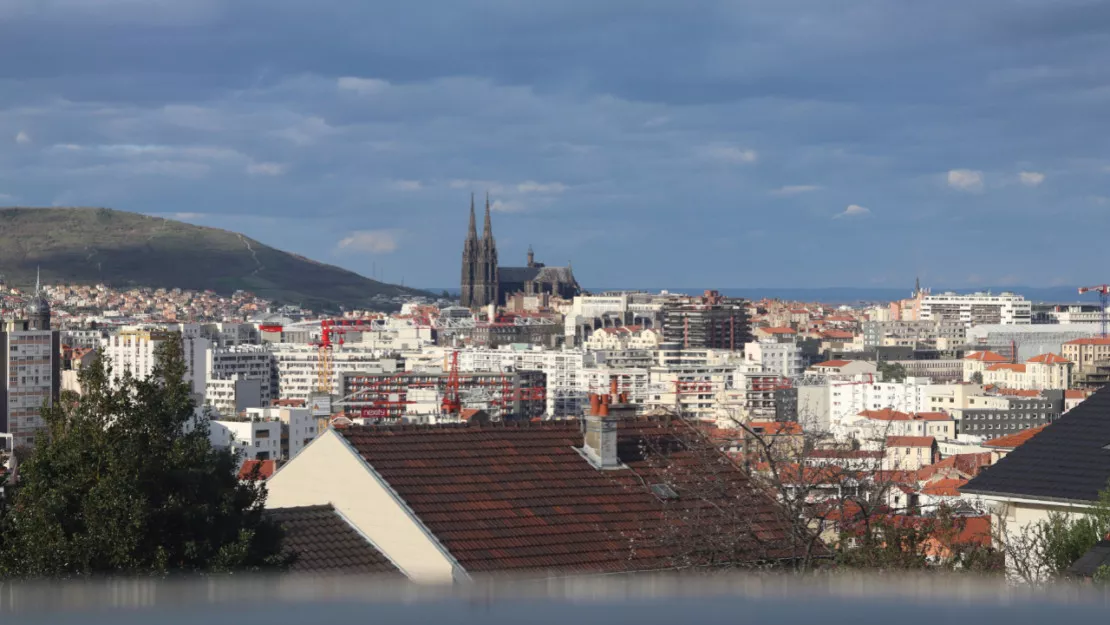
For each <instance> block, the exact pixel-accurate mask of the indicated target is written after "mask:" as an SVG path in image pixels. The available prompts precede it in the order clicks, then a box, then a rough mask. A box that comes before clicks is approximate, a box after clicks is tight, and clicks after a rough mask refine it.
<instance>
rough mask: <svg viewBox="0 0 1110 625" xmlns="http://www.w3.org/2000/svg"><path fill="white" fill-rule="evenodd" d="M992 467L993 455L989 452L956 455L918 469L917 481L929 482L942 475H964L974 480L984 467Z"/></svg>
mask: <svg viewBox="0 0 1110 625" xmlns="http://www.w3.org/2000/svg"><path fill="white" fill-rule="evenodd" d="M990 465H991V453H990V452H989V451H987V452H983V453H977V454H954V455H952V456H948V457H947V458H945V459H944V460H941V461H940V462H934V463H933V464H931V465H929V466H927V467H922V468H920V469H918V471H917V479H919V480H921V481H927V480H930V479H932V478H933V477H934V476H936V475H941V474H947V475H964V476H966V477H968V478H973V477H975V476H976V475H979V472H980V471H982V470H983V468H984V467H989V466H990Z"/></svg>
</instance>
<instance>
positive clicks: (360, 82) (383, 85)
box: [337, 76, 389, 95]
mask: <svg viewBox="0 0 1110 625" xmlns="http://www.w3.org/2000/svg"><path fill="white" fill-rule="evenodd" d="M337 84H338V86H339V90H340V91H353V92H355V93H357V94H359V95H373V94H376V93H382V92H384V91H385V90H387V89H389V83H388V82H387V81H384V80H378V79H377V78H356V77H354V76H343V77H342V78H340V79H339V80H338V82H337Z"/></svg>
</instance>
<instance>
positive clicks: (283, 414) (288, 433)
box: [247, 406, 317, 460]
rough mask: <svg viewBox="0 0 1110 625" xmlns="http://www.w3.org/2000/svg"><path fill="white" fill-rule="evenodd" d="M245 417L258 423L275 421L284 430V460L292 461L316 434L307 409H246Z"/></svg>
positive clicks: (314, 421) (313, 422)
mask: <svg viewBox="0 0 1110 625" xmlns="http://www.w3.org/2000/svg"><path fill="white" fill-rule="evenodd" d="M247 417H248V418H250V419H252V420H258V421H276V422H278V423H280V424H281V426H282V428H283V429H284V430H285V438H286V439H287V440H288V446H289V447H288V450H287V451H286V452H285V453H283V459H284V460H292V459H293V458H294V457H296V455H297V454H299V453H301V450H302V449H304V448H305V445H308V444H309V443H311V442H312V441H313V440H314V439H315V438H316V434H317V429H316V419H315V418H314V417H313V416H312V411H311V410H309V409H308V408H295V407H289V406H280V407H272V408H248V409H247Z"/></svg>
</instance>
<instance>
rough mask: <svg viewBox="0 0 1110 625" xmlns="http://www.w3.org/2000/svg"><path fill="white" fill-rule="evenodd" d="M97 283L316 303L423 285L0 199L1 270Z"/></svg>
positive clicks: (210, 231) (222, 233)
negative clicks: (387, 281) (398, 282)
mask: <svg viewBox="0 0 1110 625" xmlns="http://www.w3.org/2000/svg"><path fill="white" fill-rule="evenodd" d="M36 268H41V270H42V279H43V281H44V282H47V283H58V282H64V283H69V284H96V283H104V284H108V285H109V286H112V287H115V288H130V287H136V286H146V287H165V288H174V287H179V288H182V289H193V290H204V289H211V290H213V291H216V292H217V293H228V294H229V293H231V292H233V291H235V290H237V289H243V290H247V291H251V292H252V293H255V294H256V295H258V296H260V297H264V298H267V299H271V300H274V301H277V302H281V303H287V304H302V305H304V306H307V307H311V308H315V309H336V308H338V307H340V306H343V307H347V308H375V309H381V308H383V307H385V306H387V304H383V302H382V301H381V299H380V298H378V299H375V296H384V297H392V296H398V295H402V296H403V295H427V293H425V292H422V291H418V290H416V289H408V288H404V287H400V286H396V285H392V284H385V283H383V282H378V281H376V280H371V279H369V278H364V277H363V276H360V275H358V274H356V273H354V272H351V271H347V270H346V269H340V268H339V267H335V266H333V265H325V264H323V263H319V262H316V261H313V260H310V259H308V258H304V257H302V256H298V255H296V254H289V253H287V252H282V251H280V250H276V249H274V248H272V247H269V246H266V245H264V244H262V243H259V242H258V241H255V240H253V239H250V238H247V237H245V236H243V235H241V234H238V233H235V232H228V231H226V230H219V229H217V228H206V227H202V226H194V225H191V224H186V223H182V222H179V221H173V220H171V219H163V218H161V217H150V216H147V215H140V214H137V213H127V212H123V211H117V210H111V209H107V208H5V209H0V273H2V274H4V278H5V280H6V281H7V282H8V283H9V284H14V285H28V284H33V283H34V281H35V270H36Z"/></svg>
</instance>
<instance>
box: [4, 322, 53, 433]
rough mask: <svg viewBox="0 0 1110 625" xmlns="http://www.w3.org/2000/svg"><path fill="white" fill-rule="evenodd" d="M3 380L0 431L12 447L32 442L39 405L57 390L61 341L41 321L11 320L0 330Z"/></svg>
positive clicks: (38, 422)
mask: <svg viewBox="0 0 1110 625" xmlns="http://www.w3.org/2000/svg"><path fill="white" fill-rule="evenodd" d="M0 353H3V354H4V356H3V358H2V359H0V365H2V366H3V379H4V384H3V386H2V387H0V432H3V433H5V434H10V435H11V437H12V444H13V445H14V446H15V447H20V446H32V445H34V444H35V438H36V435H37V434H38V433H39V432H40V431H42V429H43V427H45V425H46V424H45V422H44V421H43V419H42V407H43V406H44V405H46V406H50V405H53V403H54V402H56V401H57V400H58V394H59V392H60V390H61V380H62V377H61V358H62V353H61V341H60V336H59V333H58V331H57V330H51V329H50V322H49V310H48V309H47V313H46V318H45V323H42V319H41V318H40V319H39V321H38V322H29V321H13V322H7V323H6V324H4V330H3V332H0Z"/></svg>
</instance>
